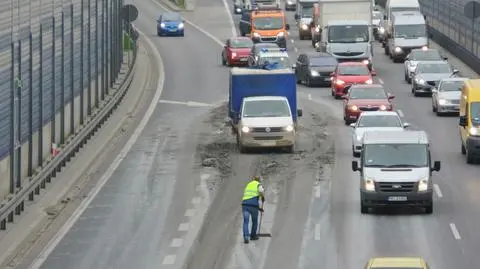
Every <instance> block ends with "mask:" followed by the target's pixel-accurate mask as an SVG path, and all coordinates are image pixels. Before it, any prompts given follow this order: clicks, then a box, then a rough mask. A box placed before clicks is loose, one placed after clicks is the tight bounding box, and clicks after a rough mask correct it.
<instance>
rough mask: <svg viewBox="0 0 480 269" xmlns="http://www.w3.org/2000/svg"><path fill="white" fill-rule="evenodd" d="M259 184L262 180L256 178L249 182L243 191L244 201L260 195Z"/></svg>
mask: <svg viewBox="0 0 480 269" xmlns="http://www.w3.org/2000/svg"><path fill="white" fill-rule="evenodd" d="M258 185H260V182H258V181H256V180H252V181H250V182H249V183H248V184H247V186H246V187H245V191H244V192H243V201H245V200H248V199H252V198H254V197H258V196H260V192H259V191H258Z"/></svg>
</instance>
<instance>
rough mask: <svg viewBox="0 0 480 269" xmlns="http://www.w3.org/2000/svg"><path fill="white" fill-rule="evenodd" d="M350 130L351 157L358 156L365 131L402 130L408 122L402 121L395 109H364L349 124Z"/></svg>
mask: <svg viewBox="0 0 480 269" xmlns="http://www.w3.org/2000/svg"><path fill="white" fill-rule="evenodd" d="M350 126H351V127H352V128H353V131H352V153H353V157H360V153H361V152H362V140H363V135H364V134H365V132H370V131H403V130H405V128H406V127H408V126H410V124H408V123H406V122H403V121H402V119H401V118H400V116H399V115H398V113H397V112H395V111H365V112H362V114H360V117H359V118H358V120H357V122H356V123H352V124H350Z"/></svg>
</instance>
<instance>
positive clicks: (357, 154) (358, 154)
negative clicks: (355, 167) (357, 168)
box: [352, 148, 360, 158]
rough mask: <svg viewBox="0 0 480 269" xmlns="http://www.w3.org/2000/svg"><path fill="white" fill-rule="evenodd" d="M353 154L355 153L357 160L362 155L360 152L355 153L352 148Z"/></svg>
mask: <svg viewBox="0 0 480 269" xmlns="http://www.w3.org/2000/svg"><path fill="white" fill-rule="evenodd" d="M352 153H353V154H352V155H353V157H355V158H358V157H360V153H359V152H355V151H354V150H353V148H352Z"/></svg>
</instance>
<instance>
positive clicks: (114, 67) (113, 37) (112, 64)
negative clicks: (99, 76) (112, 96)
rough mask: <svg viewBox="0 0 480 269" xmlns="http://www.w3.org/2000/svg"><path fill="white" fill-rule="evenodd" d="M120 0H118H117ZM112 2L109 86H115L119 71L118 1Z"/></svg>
mask: <svg viewBox="0 0 480 269" xmlns="http://www.w3.org/2000/svg"><path fill="white" fill-rule="evenodd" d="M117 1H118V0H117ZM109 2H110V20H109V21H110V38H109V43H110V51H109V53H108V55H110V83H109V86H110V87H113V84H114V83H115V72H116V71H117V55H116V52H117V50H116V47H117V44H115V41H114V40H116V38H117V32H116V25H117V24H116V21H115V18H116V17H115V9H114V6H115V3H114V2H116V1H109Z"/></svg>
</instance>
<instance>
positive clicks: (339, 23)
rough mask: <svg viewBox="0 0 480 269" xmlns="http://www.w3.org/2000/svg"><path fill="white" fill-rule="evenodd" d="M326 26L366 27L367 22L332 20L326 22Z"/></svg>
mask: <svg viewBox="0 0 480 269" xmlns="http://www.w3.org/2000/svg"><path fill="white" fill-rule="evenodd" d="M328 25H331V26H347V25H368V22H367V21H363V20H332V21H328Z"/></svg>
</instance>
